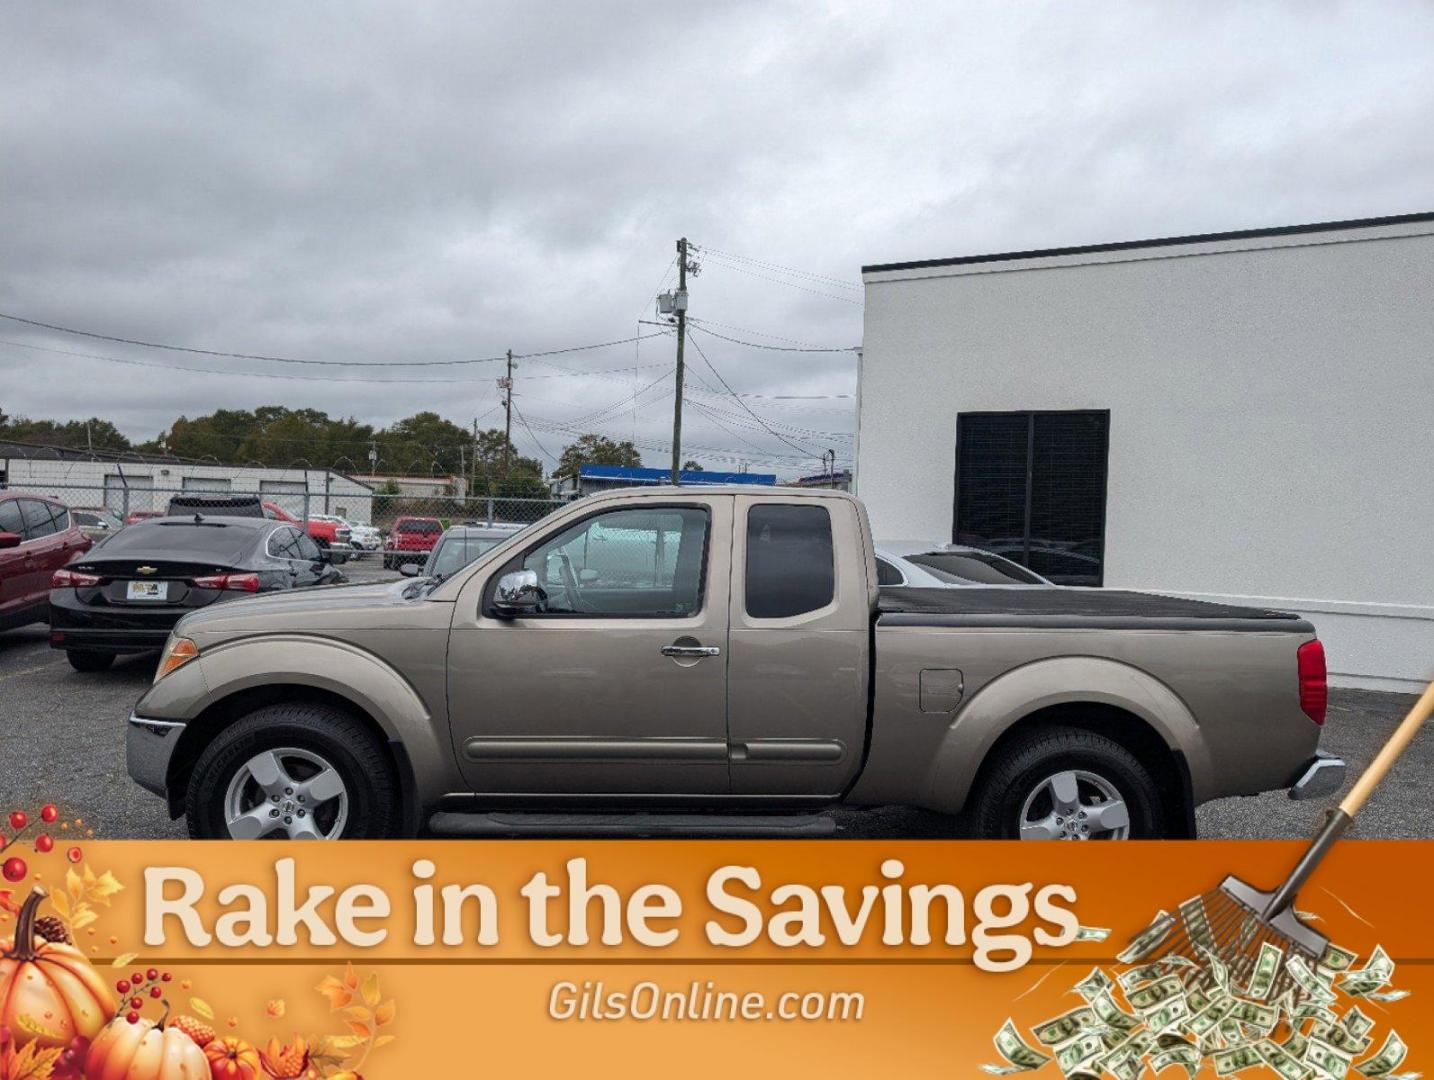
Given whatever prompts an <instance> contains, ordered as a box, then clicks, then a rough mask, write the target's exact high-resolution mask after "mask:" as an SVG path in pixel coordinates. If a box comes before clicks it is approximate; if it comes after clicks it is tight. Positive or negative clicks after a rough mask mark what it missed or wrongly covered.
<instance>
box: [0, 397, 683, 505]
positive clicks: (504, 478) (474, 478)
mask: <svg viewBox="0 0 1434 1080" xmlns="http://www.w3.org/2000/svg"><path fill="white" fill-rule="evenodd" d="M0 440H12V441H15V442H25V443H37V444H41V445H45V446H59V447H67V448H70V449H76V450H90V451H93V452H95V453H100V454H109V453H125V452H133V453H141V454H164V455H173V456H175V457H180V458H186V459H189V460H192V461H208V462H213V463H215V464H221V465H235V466H253V465H261V466H267V467H272V468H314V469H333V470H335V471H337V472H345V473H365V474H367V473H377V474H380V475H383V474H389V475H396V476H448V475H453V476H464V477H466V478H468V480H469V481H470V483H471V484H472V487H471V489H470V490H471V491H472V492H473V493H475V494H480V495H481V494H488V495H505V496H509V497H512V498H532V497H540V496H541V495H543V494H546V492H547V484H546V482H545V480H544V468H543V463H542V462H541V461H539V460H538V459H537V458H531V457H524V456H522V455H521V454H519V453H518V450H517V448H516V447H515V446H514V445H513V444H512V442H511V441H509V440H508V438H507V437H506V436H505V435H504V433H503V430H502V429H501V428H489V429H487V430H481V429H480V430H479V431H477V432H476V434H475V432H474V431H473V430H472V429H471V428H464V427H462V426H460V425H458V424H455V423H453V422H452V421H451V420H446V419H444V418H443V417H441V416H439V415H438V414H437V413H436V412H419V413H415V414H414V415H412V416H408V417H405V418H404V419H402V420H398V421H395V422H394V423H392V424H389V425H388V426H387V427H374V426H373V425H372V424H366V423H363V422H361V421H359V420H357V419H356V418H354V417H347V418H343V417H331V416H329V415H328V413H326V412H323V411H322V410H319V409H290V408H288V407H286V406H283V405H261V406H259V407H258V408H256V409H252V410H250V409H216V410H215V411H214V412H212V413H209V414H207V415H204V416H196V417H194V418H192V419H191V418H189V417H185V416H180V417H178V418H177V419H176V420H175V421H174V423H173V424H171V425H170V427H169V428H168V430H166V431H163V432H161V433H160V434H159V435H157V436H156V437H155V438H153V439H150V440H148V441H145V442H134V441H132V440H131V439H129V438H127V437H126V436H125V435H124V434H123V433H122V432H121V431H120V430H119V428H118V427H116V426H115V425H114V424H113V423H112V422H111V421H109V420H104V419H101V418H100V417H90V418H89V419H88V420H64V421H60V420H45V419H29V418H26V417H22V416H15V417H11V416H7V415H6V414H5V413H4V411H3V410H0ZM505 452H506V459H507V460H506V464H505V460H504V459H505ZM371 455H376V456H371ZM583 464H593V465H631V466H636V465H641V464H642V455H641V454H640V453H639V452H638V450H637V448H636V447H635V446H634V445H633V444H632V442H631V441H629V440H622V441H617V440H614V439H609V438H608V437H607V436H605V435H596V434H588V435H583V436H580V437H579V438H577V439H575V440H574V441H573V442H572V443H570V444H568V445H567V446H565V447H564V448H563V451H562V454H561V455H560V456H559V458H558V461H557V464H556V465H555V466H554V468H553V472H552V475H553V476H554V477H564V476H571V475H573V474H575V473H576V472H577V469H578V466H580V465H583ZM687 467H688V468H692V467H699V468H700V466H696V463H695V462H688V464H687Z"/></svg>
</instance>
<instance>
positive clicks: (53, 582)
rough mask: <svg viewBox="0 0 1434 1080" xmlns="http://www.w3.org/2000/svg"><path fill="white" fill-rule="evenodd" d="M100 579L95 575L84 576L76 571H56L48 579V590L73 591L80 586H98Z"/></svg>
mask: <svg viewBox="0 0 1434 1080" xmlns="http://www.w3.org/2000/svg"><path fill="white" fill-rule="evenodd" d="M99 583H100V578H99V576H98V575H97V574H84V573H81V572H80V571H78V570H56V571H55V573H54V574H53V575H52V576H51V577H50V588H52V589H73V588H78V587H79V586H81V585H98V584H99Z"/></svg>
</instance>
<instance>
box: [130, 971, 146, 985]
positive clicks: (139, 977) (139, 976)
mask: <svg viewBox="0 0 1434 1080" xmlns="http://www.w3.org/2000/svg"><path fill="white" fill-rule="evenodd" d="M129 981H130V982H132V983H133V984H134V985H135V986H138V985H139V984H140V983H142V982H144V972H142V971H136V972H135V973H134V974H133V975H131V976H130V977H129Z"/></svg>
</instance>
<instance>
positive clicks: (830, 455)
mask: <svg viewBox="0 0 1434 1080" xmlns="http://www.w3.org/2000/svg"><path fill="white" fill-rule="evenodd" d="M822 459H823V462H824V463H825V462H827V461H829V462H831V464H829V465H827V487H829V488H835V487H836V451H835V450H828V451H827V452H826V453H825V454H823V455H822Z"/></svg>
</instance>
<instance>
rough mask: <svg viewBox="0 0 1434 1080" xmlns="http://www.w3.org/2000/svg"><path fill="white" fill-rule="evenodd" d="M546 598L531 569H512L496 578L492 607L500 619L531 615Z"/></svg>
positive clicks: (534, 572)
mask: <svg viewBox="0 0 1434 1080" xmlns="http://www.w3.org/2000/svg"><path fill="white" fill-rule="evenodd" d="M547 598H548V594H547V593H545V592H544V591H543V587H542V586H541V585H539V584H538V575H537V572H536V571H533V570H514V571H513V572H512V573H509V574H504V575H503V576H502V577H500V578H499V579H498V587H497V589H496V590H494V592H493V609H494V611H496V612H497V614H498V617H499V618H502V619H513V618H517V617H518V616H519V615H531V614H533V613H534V612H535V611H537V610H538V608H539V607H540V606H541V605H542V603H543V601H545V600H546V599H547Z"/></svg>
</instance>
